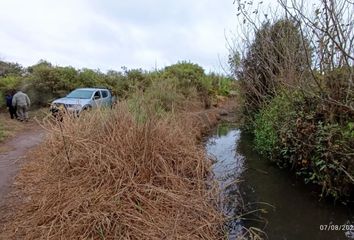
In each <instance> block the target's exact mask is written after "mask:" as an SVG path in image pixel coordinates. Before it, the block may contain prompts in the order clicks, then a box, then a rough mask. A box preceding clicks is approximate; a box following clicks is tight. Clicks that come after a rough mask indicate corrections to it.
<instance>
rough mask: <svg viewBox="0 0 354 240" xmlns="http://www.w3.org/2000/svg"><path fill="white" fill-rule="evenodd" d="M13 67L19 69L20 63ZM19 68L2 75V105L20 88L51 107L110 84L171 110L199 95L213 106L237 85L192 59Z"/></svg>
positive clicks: (118, 91) (127, 94)
mask: <svg viewBox="0 0 354 240" xmlns="http://www.w3.org/2000/svg"><path fill="white" fill-rule="evenodd" d="M0 65H1V64H0ZM5 65H6V64H5ZM6 66H8V65H6ZM11 66H12V65H11ZM12 67H13V68H15V69H16V67H17V65H14V66H12ZM0 69H1V68H0ZM19 69H21V73H19V72H18V71H17V73H18V75H14V74H8V75H6V76H4V77H0V97H1V100H0V107H3V105H4V94H5V93H6V92H7V91H8V90H12V89H17V88H21V89H22V90H24V91H26V92H27V93H28V95H29V97H30V98H31V100H32V103H33V105H35V106H47V105H48V103H50V102H51V101H52V100H53V99H55V98H59V97H63V96H65V95H66V94H67V93H68V92H70V91H72V90H73V89H75V88H78V87H107V88H109V89H111V90H112V92H113V94H115V95H117V96H119V97H120V98H134V96H136V93H139V94H140V93H142V94H144V95H145V98H146V99H147V100H148V102H151V101H154V103H153V105H154V106H155V107H156V109H155V110H157V111H171V110H172V109H173V108H174V107H175V105H180V104H176V103H178V102H182V101H184V100H190V99H196V98H199V99H200V100H202V101H204V102H205V105H210V103H209V102H210V99H209V98H210V97H211V96H212V95H224V96H226V95H228V94H229V92H230V91H231V90H232V88H233V81H232V80H231V79H229V78H225V77H224V76H221V75H216V74H209V75H206V74H205V73H204V70H203V68H201V67H200V66H198V65H197V64H193V63H189V62H180V63H177V64H174V65H171V66H169V67H166V68H165V69H163V70H156V71H152V72H148V71H144V70H142V69H130V70H129V69H127V68H125V67H123V68H122V71H114V70H109V71H107V73H102V72H101V71H99V70H92V69H87V68H83V69H75V68H73V67H60V66H53V65H52V64H51V63H49V62H47V61H44V60H41V61H39V62H38V63H37V64H35V65H33V66H30V67H28V68H27V69H23V68H22V67H20V68H19ZM8 72H10V71H8ZM12 73H16V71H12Z"/></svg>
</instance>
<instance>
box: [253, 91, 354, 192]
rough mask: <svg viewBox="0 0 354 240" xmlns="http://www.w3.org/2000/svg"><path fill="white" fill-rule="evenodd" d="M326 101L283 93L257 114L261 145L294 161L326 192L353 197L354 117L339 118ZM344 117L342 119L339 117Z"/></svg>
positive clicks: (278, 158) (283, 162)
mask: <svg viewBox="0 0 354 240" xmlns="http://www.w3.org/2000/svg"><path fill="white" fill-rule="evenodd" d="M322 104H323V103H322V102H321V101H320V100H319V99H318V98H314V97H311V96H306V95H302V94H299V93H297V92H292V93H287V94H284V92H283V93H281V94H279V95H277V96H275V97H274V98H273V100H272V101H271V102H270V103H269V104H268V105H266V106H265V107H263V108H262V110H261V111H260V113H259V114H257V115H256V120H255V126H254V135H255V145H256V149H257V150H258V151H259V152H260V153H261V154H263V155H265V156H267V157H268V158H270V159H271V160H273V161H275V162H276V163H277V164H278V165H280V166H288V167H291V168H292V169H294V170H295V172H296V173H297V174H298V175H300V176H302V177H303V178H304V180H305V182H306V183H314V184H318V185H320V186H321V187H322V195H323V196H327V195H331V196H332V197H334V198H343V197H349V196H350V194H352V192H353V176H354V162H353V149H354V121H353V120H349V119H350V118H349V119H348V117H347V118H346V121H344V119H343V118H340V120H341V121H340V122H338V121H337V122H333V120H331V119H330V118H329V116H330V115H327V114H328V113H327V108H326V107H325V106H323V105H322ZM337 120H339V119H337Z"/></svg>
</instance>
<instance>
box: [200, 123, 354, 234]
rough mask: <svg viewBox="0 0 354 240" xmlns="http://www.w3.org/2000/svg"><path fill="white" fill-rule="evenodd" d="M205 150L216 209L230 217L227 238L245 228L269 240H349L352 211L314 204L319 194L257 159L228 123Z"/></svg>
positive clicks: (324, 202) (328, 203)
mask: <svg viewBox="0 0 354 240" xmlns="http://www.w3.org/2000/svg"><path fill="white" fill-rule="evenodd" d="M206 150H207V153H208V155H209V156H210V157H212V158H214V159H215V164H214V165H213V170H214V175H215V178H216V179H217V181H218V183H219V185H220V187H221V189H222V196H221V199H222V200H223V205H222V206H221V208H222V209H223V211H224V212H225V214H226V215H227V216H228V217H229V218H230V220H229V221H228V224H227V227H228V233H229V239H236V238H237V237H238V236H241V235H242V234H244V233H245V230H244V228H249V227H256V228H259V229H260V230H262V231H264V232H265V233H266V238H268V239H271V240H273V239H275V240H277V239H284V240H301V239H303V240H306V239H310V240H316V239H320V240H327V239H328V240H337V239H338V240H342V239H354V229H353V225H354V209H353V207H349V206H345V205H343V204H340V203H337V204H334V203H333V201H327V200H324V199H322V200H319V197H318V194H319V193H318V192H317V191H314V190H313V189H311V187H309V186H308V185H306V184H304V183H303V181H302V180H301V179H297V178H296V176H295V175H294V174H292V173H289V171H288V170H284V169H279V168H278V167H276V166H274V165H273V164H272V163H270V162H269V161H268V160H266V159H263V158H261V157H260V156H259V155H257V153H256V152H255V151H254V150H253V145H252V140H251V138H250V136H247V135H245V134H243V133H242V132H241V131H240V130H239V129H237V128H236V127H235V126H233V125H232V124H230V123H227V124H219V125H218V127H217V128H216V129H215V131H214V133H213V134H212V135H210V137H209V138H208V140H207V142H206ZM240 216H241V219H240ZM321 225H322V227H323V225H346V226H347V227H346V228H351V229H352V231H342V230H337V231H336V230H327V231H326V230H321V229H320V228H322V227H321Z"/></svg>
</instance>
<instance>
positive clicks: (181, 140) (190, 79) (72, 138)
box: [0, 62, 233, 239]
mask: <svg viewBox="0 0 354 240" xmlns="http://www.w3.org/2000/svg"><path fill="white" fill-rule="evenodd" d="M42 67H43V68H44V70H45V71H44V70H43V69H42ZM41 69H42V70H43V71H44V72H46V73H48V72H51V74H52V73H53V72H56V71H61V70H60V69H58V68H57V67H52V66H41ZM42 70H41V71H39V70H38V71H37V70H31V71H33V72H32V73H31V74H38V73H39V72H42V73H43V71H42ZM67 70H68V69H66V70H65V71H67ZM36 71H37V73H36ZM52 71H53V72H52ZM70 71H73V69H70ZM85 74H89V75H91V74H93V75H96V74H98V73H97V72H95V71H88V70H85ZM80 75H81V73H80V71H79V74H78V76H80ZM98 75H99V76H100V77H98V78H94V79H95V80H94V81H93V82H91V83H90V82H88V83H87V84H89V85H90V84H92V85H96V84H97V83H98V82H100V81H102V82H100V83H101V85H104V86H114V88H113V91H114V92H116V93H117V94H119V95H120V97H121V101H120V103H119V104H118V105H117V106H116V108H115V109H114V110H113V111H105V110H99V111H92V112H90V113H84V114H82V115H81V116H80V118H70V117H69V116H66V117H65V119H64V121H63V122H55V121H52V120H51V119H50V118H45V117H44V118H43V119H44V123H43V124H44V126H45V128H46V129H48V131H49V133H48V135H47V139H46V140H45V142H44V144H43V145H42V146H40V147H39V148H38V149H37V150H36V151H35V152H34V153H33V154H32V155H31V157H32V159H33V160H32V161H31V162H30V163H29V164H28V165H26V166H25V167H24V168H23V170H22V172H21V173H20V176H19V178H18V182H17V184H18V185H17V186H18V187H19V194H24V196H26V199H27V200H26V201H24V202H21V204H17V205H15V206H14V209H16V211H13V212H11V213H9V215H8V216H6V219H7V224H6V225H5V226H4V228H3V229H2V231H1V233H0V238H4V239H11V238H13V239H17V238H22V237H24V236H26V239H41V238H50V239H73V238H75V239H164V238H172V239H224V236H225V234H224V232H223V223H224V217H223V215H222V213H221V212H220V211H219V209H218V208H217V204H218V203H217V199H218V197H217V196H218V189H217V185H216V184H215V185H214V183H213V182H210V181H209V180H208V179H209V176H210V171H211V161H208V160H207V157H206V155H205V152H204V149H203V148H202V147H201V146H200V142H199V140H198V139H200V136H201V134H202V132H203V131H204V130H205V129H207V128H208V127H210V125H211V124H212V123H213V122H214V123H215V122H216V121H217V115H218V111H207V113H203V116H200V115H199V114H198V113H200V112H203V110H204V109H205V108H208V107H210V106H211V104H212V102H213V101H214V99H217V96H218V95H219V94H222V95H227V94H228V93H229V92H230V91H231V90H232V87H233V84H232V80H230V79H227V78H225V77H223V76H218V75H215V74H211V75H207V74H205V73H204V70H203V69H202V68H201V67H200V66H198V65H196V64H191V63H187V62H182V63H178V64H175V65H172V66H169V67H166V68H165V69H163V70H160V71H154V72H144V71H141V70H124V73H121V74H120V73H116V72H115V73H114V74H113V73H112V72H109V73H107V74H102V75H101V74H98ZM50 76H51V77H48V76H47V75H43V77H42V78H40V79H39V80H38V79H37V80H35V81H36V82H37V84H36V86H38V88H35V87H34V85H33V86H31V85H30V83H31V82H27V85H26V84H24V83H23V82H22V83H21V84H22V86H27V87H28V90H29V91H28V92H31V91H37V92H41V91H48V92H49V93H52V92H54V93H56V94H59V92H60V91H61V90H63V89H69V88H73V87H74V86H75V87H76V86H77V85H75V84H74V85H70V87H67V88H66V87H63V86H64V85H65V84H63V83H64V82H65V83H68V81H67V79H68V78H66V80H65V81H64V80H60V79H61V78H60V77H58V78H55V76H56V75H55V74H54V75H50ZM70 76H73V75H70ZM47 77H48V78H47ZM52 78H53V79H56V80H55V83H54V82H53V84H52V86H54V85H55V86H59V85H60V84H63V85H60V86H61V87H53V88H51V89H49V88H48V87H49V86H50V84H49V85H44V84H43V86H41V85H40V84H39V82H40V81H43V83H50V81H49V80H50V79H52ZM28 79H31V75H29V78H28ZM33 79H34V78H33ZM103 80H104V81H103ZM23 81H25V82H26V81H27V80H26V79H23ZM29 81H32V80H29ZM57 81H61V83H58V82H57ZM75 81H76V80H75ZM75 81H74V82H75ZM75 83H77V82H75ZM68 86H69V85H68ZM49 99H50V98H49V96H46V97H45V98H44V97H43V99H39V98H37V100H38V103H44V102H45V101H48V100H49ZM207 181H208V184H207Z"/></svg>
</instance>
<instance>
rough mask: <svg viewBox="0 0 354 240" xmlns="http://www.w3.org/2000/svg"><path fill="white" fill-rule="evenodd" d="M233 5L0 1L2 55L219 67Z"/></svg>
mask: <svg viewBox="0 0 354 240" xmlns="http://www.w3.org/2000/svg"><path fill="white" fill-rule="evenodd" d="M233 8H234V6H233V5H232V0H221V1H208V0H194V1H187V0H180V1H168V0H165V1H163V0H146V1H138V0H131V1H122V0H118V1H114V0H106V1H98V0H91V1H84V0H76V1H70V0H62V1H53V0H33V1H21V0H12V1H11V0H8V1H1V2H0V9H2V14H1V15H0V57H1V58H3V59H4V60H7V61H17V62H19V63H21V64H24V65H31V64H34V63H36V62H37V61H38V60H39V59H47V60H48V61H50V62H52V63H54V64H58V65H72V66H75V67H79V68H81V67H90V68H100V69H102V70H107V69H119V68H120V67H121V66H127V67H128V68H139V67H141V68H144V69H147V70H150V69H153V68H154V67H155V64H157V66H158V67H163V66H165V65H168V64H172V63H175V62H177V61H179V60H190V61H192V62H195V63H198V64H200V65H201V66H203V67H204V68H205V69H206V70H207V71H210V70H212V71H217V72H220V71H221V68H220V66H219V64H220V63H219V56H220V59H221V63H222V64H225V65H226V56H227V49H226V47H225V45H226V44H225V37H224V32H225V31H229V30H231V29H232V28H234V27H235V26H234V24H236V23H235V21H234V20H235V16H234V15H235V14H234V11H233Z"/></svg>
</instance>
